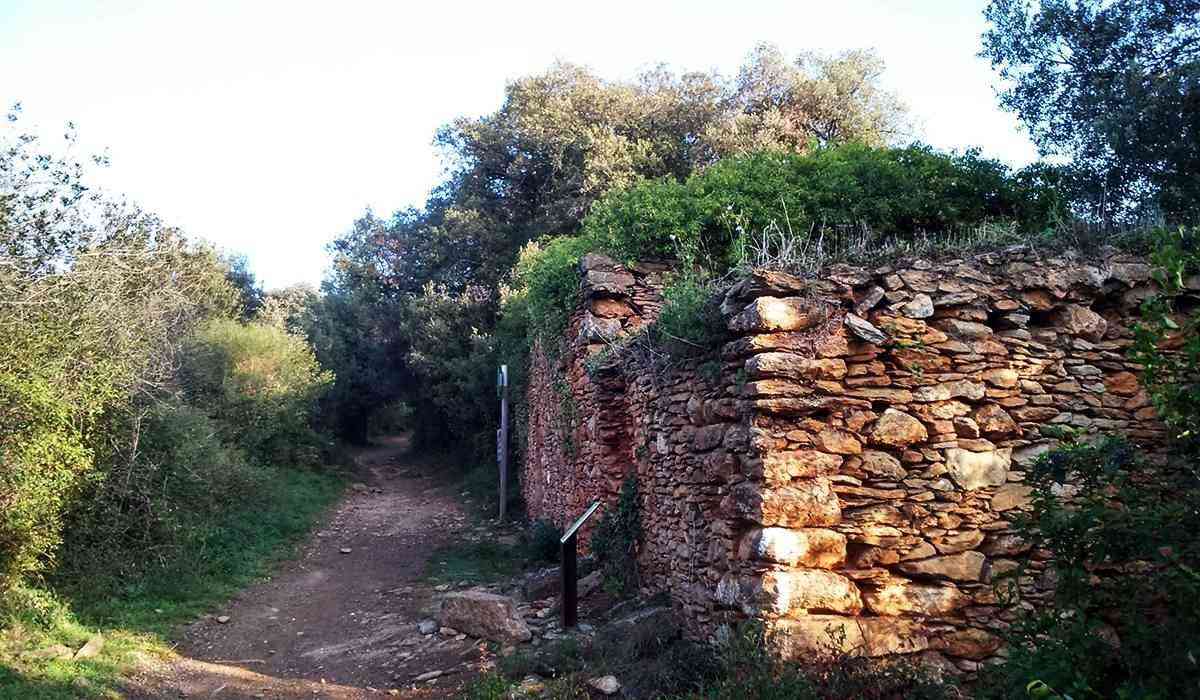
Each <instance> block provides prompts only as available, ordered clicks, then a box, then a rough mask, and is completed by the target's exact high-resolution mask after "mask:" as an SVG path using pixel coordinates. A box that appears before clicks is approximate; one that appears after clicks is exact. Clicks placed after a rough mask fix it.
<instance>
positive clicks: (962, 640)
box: [932, 627, 1001, 661]
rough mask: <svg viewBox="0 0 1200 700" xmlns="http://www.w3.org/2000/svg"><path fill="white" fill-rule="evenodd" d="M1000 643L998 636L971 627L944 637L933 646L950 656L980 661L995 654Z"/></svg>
mask: <svg viewBox="0 0 1200 700" xmlns="http://www.w3.org/2000/svg"><path fill="white" fill-rule="evenodd" d="M1000 643H1001V640H1000V638H999V637H997V636H996V635H994V634H991V633H988V632H984V631H983V630H978V629H975V628H973V627H969V628H967V629H961V630H957V631H955V632H951V633H949V634H946V635H944V636H942V637H941V638H940V639H938V640H937V641H936V642H935V643H934V644H933V645H932V646H933V647H934V648H935V649H937V650H938V651H941V652H943V653H945V654H948V655H950V656H957V657H961V658H964V659H974V660H976V661H980V660H983V659H986V658H987V657H989V656H991V655H992V654H994V653H995V652H996V650H997V649H999V648H1000Z"/></svg>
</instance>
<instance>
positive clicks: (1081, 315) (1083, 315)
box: [1054, 304, 1108, 343]
mask: <svg viewBox="0 0 1200 700" xmlns="http://www.w3.org/2000/svg"><path fill="white" fill-rule="evenodd" d="M1054 323H1055V325H1057V326H1058V327H1059V328H1061V329H1062V330H1064V331H1066V332H1067V333H1070V334H1071V335H1077V336H1079V337H1080V338H1083V339H1084V340H1090V341H1091V342H1093V343H1098V342H1100V341H1101V340H1102V339H1103V338H1104V333H1105V332H1106V331H1107V330H1108V321H1105V320H1104V317H1103V316H1101V315H1100V314H1098V313H1096V312H1095V311H1092V310H1091V309H1089V308H1087V307H1086V306H1080V305H1079V304H1067V305H1065V306H1063V307H1061V308H1059V309H1057V310H1056V311H1055V312H1054Z"/></svg>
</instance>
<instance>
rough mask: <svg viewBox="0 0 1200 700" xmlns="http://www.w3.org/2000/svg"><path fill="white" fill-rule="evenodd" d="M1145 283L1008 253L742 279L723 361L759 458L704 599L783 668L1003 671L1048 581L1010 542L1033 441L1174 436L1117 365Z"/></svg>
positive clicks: (1143, 271) (730, 300) (1118, 270)
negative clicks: (779, 648)
mask: <svg viewBox="0 0 1200 700" xmlns="http://www.w3.org/2000/svg"><path fill="white" fill-rule="evenodd" d="M1149 272H1150V270H1149V268H1148V267H1147V266H1146V265H1144V264H1141V263H1139V262H1137V261H1136V260H1132V259H1129V258H1124V257H1120V256H1115V255H1110V256H1109V257H1107V258H1104V259H1101V260H1098V261H1093V262H1084V261H1080V260H1076V259H1074V258H1072V257H1062V258H1056V259H1051V260H1044V261H1039V260H1037V259H1036V258H1035V257H1034V256H1033V254H1032V253H1029V252H1026V251H1009V252H1008V253H1007V254H1004V255H991V256H982V257H980V258H978V259H976V260H973V261H970V262H967V261H948V262H943V263H939V264H938V266H937V267H936V269H935V267H934V265H933V264H932V263H930V262H928V261H921V260H915V261H910V262H909V264H907V265H903V266H899V267H896V268H894V269H893V268H882V269H877V270H872V271H866V270H861V269H855V268H849V267H839V268H835V269H833V270H831V271H830V272H829V274H828V276H827V277H826V278H825V279H822V280H820V281H811V280H801V279H792V280H788V279H787V278H786V276H784V275H780V274H778V273H771V274H770V275H758V276H755V277H752V278H750V279H748V280H746V281H744V282H742V283H740V284H739V285H738V286H737V287H735V288H734V289H732V290H731V291H730V293H729V295H728V296H727V298H726V303H725V309H726V311H727V313H729V328H730V330H731V331H733V332H734V333H738V334H740V335H742V337H740V338H738V339H737V340H735V341H734V342H732V343H730V344H729V345H727V347H726V355H727V356H732V357H737V358H744V365H743V371H744V375H745V377H746V380H747V381H746V383H745V385H744V387H743V390H742V397H743V400H744V401H745V405H746V409H747V411H748V412H749V413H750V414H751V415H752V416H753V417H752V419H751V423H752V426H753V427H752V431H751V432H752V438H751V441H752V443H753V444H754V445H755V447H756V448H757V449H758V450H759V454H758V458H757V459H756V460H753V461H752V462H751V464H753V469H751V470H748V471H747V472H746V474H745V476H746V477H747V480H746V481H744V482H741V483H738V484H736V485H734V486H733V487H732V488H731V491H730V494H729V497H728V499H727V501H726V512H727V513H729V514H730V515H731V516H732V517H734V518H736V519H737V520H738V521H740V522H744V523H745V526H744V529H743V532H742V534H741V539H740V543H739V546H738V547H737V550H736V558H737V559H738V560H739V565H737V566H734V567H732V568H731V571H730V573H729V574H728V575H727V576H726V577H725V578H724V579H723V580H722V582H721V584H720V585H719V586H718V588H717V590H716V591H715V592H714V597H715V598H716V599H717V600H718V601H720V602H721V603H722V604H724V605H726V606H730V607H735V608H739V609H741V610H742V611H743V612H744V613H745V614H747V615H751V616H755V617H762V618H765V619H767V620H770V621H772V623H773V625H774V627H775V629H777V630H779V631H780V632H782V633H784V634H783V635H781V637H782V639H783V640H784V642H783V643H784V646H785V650H786V651H789V652H791V653H811V652H813V651H818V650H823V649H836V650H838V651H843V652H855V653H866V654H869V655H886V654H898V653H899V654H903V653H916V652H920V653H921V654H922V656H923V657H924V658H925V659H926V660H928V661H930V662H933V663H937V664H938V665H940V666H942V667H945V668H949V669H958V670H962V671H967V672H972V671H974V670H976V669H977V668H978V665H979V663H980V662H983V661H986V660H987V659H989V658H992V657H994V655H996V654H997V653H998V652H999V649H1000V638H999V636H998V635H997V633H998V632H999V631H1001V630H1002V629H1003V628H1004V627H1005V625H1006V624H1007V623H1008V622H1009V621H1010V620H1011V616H1012V614H1013V612H1012V610H1011V609H1010V608H1007V607H1005V606H1003V605H1002V603H1004V602H1009V601H1008V600H1006V599H1017V600H1020V601H1021V604H1023V605H1031V604H1036V602H1037V601H1038V600H1040V599H1042V598H1044V597H1045V595H1047V593H1048V589H1049V587H1050V585H1051V581H1050V580H1049V577H1048V576H1046V575H1040V574H1041V572H1043V571H1044V570H1045V561H1044V559H1045V553H1044V552H1032V553H1031V552H1029V546H1028V545H1027V544H1026V543H1023V542H1021V541H1020V539H1019V538H1018V537H1016V536H1015V535H1014V534H1012V532H1011V524H1010V521H1011V516H1012V515H1013V514H1014V513H1015V512H1018V511H1020V510H1021V509H1022V508H1024V507H1025V506H1026V505H1027V502H1028V498H1029V493H1030V489H1029V488H1028V487H1027V486H1025V485H1024V484H1023V481H1024V480H1025V472H1024V471H1023V469H1022V468H1023V467H1025V466H1027V465H1028V464H1029V462H1030V461H1031V460H1032V459H1033V458H1035V457H1036V456H1037V455H1038V454H1040V453H1041V452H1044V451H1046V450H1047V449H1050V447H1052V446H1053V445H1054V444H1055V442H1054V440H1052V439H1050V438H1049V437H1047V436H1045V435H1043V434H1042V430H1041V428H1042V426H1043V425H1055V424H1061V425H1069V426H1072V427H1074V428H1078V429H1082V430H1087V431H1098V430H1101V431H1106V432H1107V431H1120V432H1124V433H1126V434H1127V435H1129V436H1131V437H1134V438H1136V439H1143V440H1156V439H1159V438H1161V437H1162V432H1161V428H1160V426H1159V425H1158V424H1157V423H1156V422H1155V419H1154V412H1153V410H1152V409H1151V408H1149V406H1148V399H1147V397H1146V395H1145V394H1144V392H1142V391H1141V390H1140V389H1139V388H1138V385H1137V379H1136V374H1135V373H1136V371H1137V370H1138V369H1139V368H1138V367H1136V366H1135V365H1133V364H1131V363H1130V362H1129V361H1128V360H1127V359H1126V357H1125V350H1126V349H1127V347H1128V345H1129V344H1130V343H1131V332H1130V330H1129V322H1130V319H1131V318H1133V317H1135V316H1136V309H1135V308H1134V307H1135V304H1136V302H1137V301H1138V300H1140V299H1141V298H1144V296H1145V294H1146V285H1147V283H1148V281H1149ZM1018 559H1025V560H1027V562H1028V564H1029V566H1028V568H1027V570H1026V571H1027V573H1026V574H1025V575H1023V576H1022V577H1021V578H1019V579H1017V580H1006V579H1005V578H1004V577H1003V576H1002V574H1006V573H1009V572H1014V571H1017V569H1018V566H1019V563H1018Z"/></svg>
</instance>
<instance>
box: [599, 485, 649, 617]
mask: <svg viewBox="0 0 1200 700" xmlns="http://www.w3.org/2000/svg"><path fill="white" fill-rule="evenodd" d="M641 538H642V516H641V505H640V504H639V502H638V484H637V476H636V475H630V476H627V477H625V482H624V483H623V484H621V495H620V497H619V498H618V499H617V506H616V508H615V509H610V510H607V511H605V513H604V515H603V516H602V517H601V518H600V522H599V523H597V524H596V529H595V531H594V532H592V539H591V542H590V547H591V551H592V554H593V555H595V557H596V561H597V562H599V564H600V570H601V571H602V572H603V581H604V589H605V590H606V591H608V592H609V593H611V594H612V595H615V596H625V595H632V594H633V593H636V592H637V589H638V586H639V585H640V580H639V577H638V568H637V552H638V543H639V541H640V540H641Z"/></svg>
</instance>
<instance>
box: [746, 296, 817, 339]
mask: <svg viewBox="0 0 1200 700" xmlns="http://www.w3.org/2000/svg"><path fill="white" fill-rule="evenodd" d="M828 316H829V308H828V307H827V306H826V305H825V304H822V303H820V302H818V301H814V300H812V299H806V298H803V297H787V298H783V299H781V298H779V297H759V298H757V299H755V300H754V301H752V302H750V303H749V304H747V305H746V307H745V308H744V309H742V311H741V312H740V313H738V314H737V315H736V316H734V317H733V318H731V319H729V330H731V331H733V332H734V333H761V332H764V331H765V332H775V331H799V330H804V329H806V328H812V327H813V326H816V325H818V324H820V323H823V322H824V321H825V319H826V318H828Z"/></svg>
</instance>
